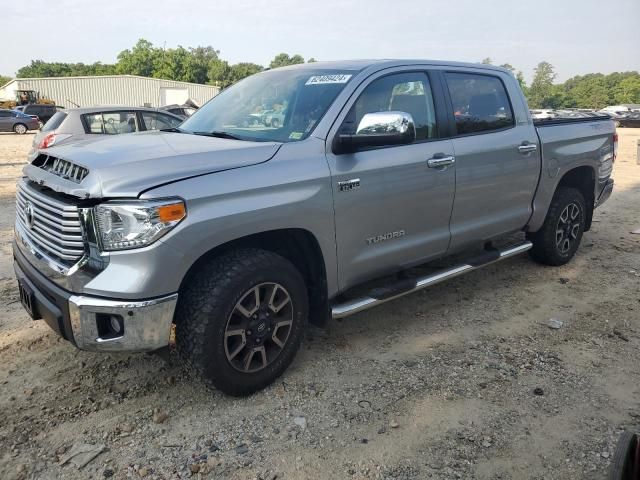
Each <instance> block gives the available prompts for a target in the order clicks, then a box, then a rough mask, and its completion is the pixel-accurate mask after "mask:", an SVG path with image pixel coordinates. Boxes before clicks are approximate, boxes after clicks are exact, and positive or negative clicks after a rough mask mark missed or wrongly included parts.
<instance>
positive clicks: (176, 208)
mask: <svg viewBox="0 0 640 480" xmlns="http://www.w3.org/2000/svg"><path fill="white" fill-rule="evenodd" d="M186 215H187V211H186V210H185V208H184V203H173V204H171V205H163V206H161V207H158V218H159V219H160V221H161V222H164V223H169V222H177V221H179V220H182V219H183V218H184V217H185V216H186Z"/></svg>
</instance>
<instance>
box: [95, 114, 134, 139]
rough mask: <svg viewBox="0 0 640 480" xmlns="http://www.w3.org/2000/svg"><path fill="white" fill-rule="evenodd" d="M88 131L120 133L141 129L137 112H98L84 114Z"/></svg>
mask: <svg viewBox="0 0 640 480" xmlns="http://www.w3.org/2000/svg"><path fill="white" fill-rule="evenodd" d="M84 121H85V124H86V126H87V130H88V131H87V133H98V134H103V135H118V134H120V133H131V132H137V131H138V130H139V128H138V124H137V122H136V114H135V112H98V113H88V114H86V115H84Z"/></svg>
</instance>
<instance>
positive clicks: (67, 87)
mask: <svg viewBox="0 0 640 480" xmlns="http://www.w3.org/2000/svg"><path fill="white" fill-rule="evenodd" d="M19 90H34V91H35V92H37V93H39V95H40V97H41V98H49V99H51V100H53V101H54V102H55V104H56V105H59V106H61V107H65V108H73V107H76V106H80V107H92V106H96V105H127V106H132V107H144V106H147V107H162V106H164V105H172V104H176V103H177V104H183V103H184V102H185V101H186V100H187V99H191V100H192V101H194V102H195V103H196V104H198V105H202V104H204V103H205V102H207V101H208V100H210V99H211V98H213V97H214V96H216V95H217V94H218V93H219V92H220V88H218V87H214V86H212V85H201V84H198V83H188V82H176V81H173V80H162V79H159V78H149V77H140V76H137V75H104V76H96V77H49V78H16V79H14V80H11V81H10V82H9V83H7V84H5V85H2V86H1V87H0V100H16V92H17V91H19Z"/></svg>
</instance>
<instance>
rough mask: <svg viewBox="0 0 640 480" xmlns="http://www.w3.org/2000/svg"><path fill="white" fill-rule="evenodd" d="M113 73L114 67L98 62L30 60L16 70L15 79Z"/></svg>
mask: <svg viewBox="0 0 640 480" xmlns="http://www.w3.org/2000/svg"><path fill="white" fill-rule="evenodd" d="M114 73H116V72H115V66H114V65H106V64H103V63H100V62H96V63H92V64H88V65H87V64H84V63H60V62H44V61H42V60H32V61H31V63H30V64H29V65H27V66H25V67H22V68H21V69H20V70H18V74H17V77H18V78H33V77H35V78H38V77H40V78H41V77H73V76H84V75H112V74H114Z"/></svg>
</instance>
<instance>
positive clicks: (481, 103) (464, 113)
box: [445, 72, 515, 135]
mask: <svg viewBox="0 0 640 480" xmlns="http://www.w3.org/2000/svg"><path fill="white" fill-rule="evenodd" d="M445 75H446V79H447V87H448V88H449V94H450V96H451V102H452V103H453V114H454V116H455V121H456V132H457V134H458V135H467V134H472V133H481V132H489V131H493V130H501V129H503V128H509V127H512V126H513V125H515V123H514V117H513V110H512V109H511V104H510V103H509V96H508V95H507V91H506V89H505V88H504V84H503V83H502V81H501V80H500V79H499V78H498V77H495V76H492V75H481V74H474V73H458V72H447V73H446V74H445Z"/></svg>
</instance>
